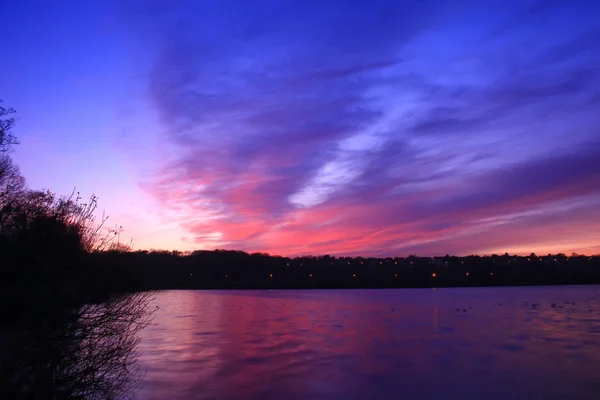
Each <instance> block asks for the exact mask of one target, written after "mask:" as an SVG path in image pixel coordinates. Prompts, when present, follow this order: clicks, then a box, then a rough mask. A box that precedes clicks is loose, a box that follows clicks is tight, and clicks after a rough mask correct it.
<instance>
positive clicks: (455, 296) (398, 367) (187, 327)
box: [138, 286, 600, 400]
mask: <svg viewBox="0 0 600 400" xmlns="http://www.w3.org/2000/svg"><path fill="white" fill-rule="evenodd" d="M156 302H157V304H158V305H159V306H160V307H161V308H160V310H159V311H158V312H157V314H156V318H155V321H154V323H155V324H154V325H153V326H151V327H149V328H147V329H146V330H145V331H144V332H143V333H142V339H143V341H142V344H141V346H140V351H141V352H142V353H143V354H142V357H141V362H142V367H143V368H145V369H147V375H146V382H145V385H144V387H143V388H142V390H141V391H140V392H139V393H138V398H140V399H165V398H169V399H217V398H218V399H252V398H257V399H279V398H285V399H286V400H289V399H304V398H311V399H312V398H342V399H364V398H373V399H382V398H399V397H407V398H414V397H420V398H439V397H448V396H450V397H453V398H473V399H475V398H477V399H478V398H486V399H502V398H507V397H517V398H563V397H568V398H600V397H595V396H597V395H600V378H598V374H597V366H598V365H600V288H598V287H592V286H589V287H576V288H574V287H570V288H569V287H560V288H478V289H435V290H432V289H415V290H338V291H330V290H323V291H316V290H315V291H166V292H161V293H159V294H158V295H157V296H156Z"/></svg>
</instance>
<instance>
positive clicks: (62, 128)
mask: <svg viewBox="0 0 600 400" xmlns="http://www.w3.org/2000/svg"><path fill="white" fill-rule="evenodd" d="M2 14H3V19H2V23H1V24H0V37H1V38H2V39H3V44H2V53H1V54H2V55H1V59H0V99H2V100H3V101H4V105H5V106H11V107H14V108H15V109H16V110H17V111H18V117H19V118H20V120H19V122H18V124H17V126H16V129H15V132H14V133H15V134H16V135H17V136H18V137H19V139H20V141H21V145H20V146H18V148H17V149H16V151H15V152H14V154H13V157H14V159H15V161H16V163H17V164H19V165H20V167H21V171H22V173H23V175H24V176H25V177H26V179H27V181H28V184H29V186H30V187H32V188H36V189H41V188H48V189H51V190H53V191H56V192H58V193H64V194H68V193H70V192H71V191H72V190H73V188H74V187H76V188H77V190H79V191H80V192H81V193H82V195H84V196H88V195H90V194H92V193H96V194H97V195H98V196H99V197H100V209H101V210H106V213H107V214H108V215H110V220H109V222H110V223H111V224H112V225H114V224H118V225H123V227H124V229H125V231H124V233H123V236H122V237H124V238H129V237H131V238H133V240H134V247H135V248H145V249H150V248H156V249H168V250H173V249H178V250H191V249H212V248H226V249H240V250H245V251H251V252H254V251H261V252H269V253H272V254H281V255H300V254H331V255H374V256H395V255H398V256H405V255H409V254H417V255H444V254H446V253H450V254H456V255H466V254H471V253H475V254H491V253H504V252H509V253H530V252H537V253H544V254H545V253H548V252H565V253H569V254H570V253H571V252H573V251H575V252H579V253H600V2H598V1H593V0H592V1H583V0H579V1H573V0H570V1H567V0H565V1H555V0H547V1H539V0H537V1H529V0H519V1H507V0H486V1H479V0H463V1H461V0H455V1H450V0H415V1H400V0H396V1H380V0H368V1H351V0H346V1H327V0H320V1H312V0H305V1H300V0H298V1H284V0H238V1H230V0H219V1H176V0H169V1H167V0H164V1H141V0H140V1H117V0H108V1H100V0H98V1H91V0H90V1H61V0H58V1H41V0H40V1H30V0H18V1H17V0H12V1H11V0H9V1H6V2H3V6H2Z"/></svg>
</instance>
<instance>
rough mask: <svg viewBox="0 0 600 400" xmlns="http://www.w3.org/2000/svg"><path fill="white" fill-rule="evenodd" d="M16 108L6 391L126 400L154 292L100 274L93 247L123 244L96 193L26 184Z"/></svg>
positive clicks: (8, 180)
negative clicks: (100, 210) (126, 287)
mask: <svg viewBox="0 0 600 400" xmlns="http://www.w3.org/2000/svg"><path fill="white" fill-rule="evenodd" d="M12 114H14V111H13V110H12V109H7V108H4V107H2V106H1V105H0V277H1V278H0V315H1V318H0V399H96V398H97V399H123V398H127V397H128V396H131V395H132V394H133V393H134V390H135V388H136V387H137V386H138V385H139V383H140V382H141V377H142V374H141V371H140V370H139V367H138V365H137V363H136V357H137V353H136V346H137V343H138V341H139V337H138V335H137V333H138V332H139V330H140V329H143V328H144V327H145V326H146V325H147V324H148V323H149V322H150V318H151V315H152V313H151V311H150V310H149V308H148V303H149V301H150V298H151V293H149V292H145V293H137V294H128V293H125V292H123V291H119V290H118V289H117V288H115V287H111V286H109V285H102V284H98V282H95V281H93V279H94V277H95V276H98V273H97V272H95V269H94V265H93V264H92V263H90V261H91V259H90V255H91V254H92V253H94V252H99V251H102V250H106V249H110V248H115V246H114V243H113V239H114V237H116V236H118V235H117V234H118V230H108V231H106V230H104V229H103V228H102V227H103V224H104V223H105V222H106V218H102V219H101V220H100V221H96V219H95V217H94V213H95V210H96V207H97V198H96V197H95V196H92V197H91V198H90V200H89V201H88V202H85V203H84V202H82V199H81V198H80V197H79V196H78V195H77V194H75V193H73V194H72V195H71V196H68V197H60V196H57V195H55V194H54V193H52V192H50V191H35V190H29V189H28V188H27V187H26V185H25V179H24V178H23V177H22V176H21V174H20V171H19V168H18V167H17V166H16V165H15V164H14V163H13V162H12V159H11V158H10V156H9V154H10V152H11V151H12V150H13V148H14V146H15V145H17V144H18V142H17V140H16V138H15V136H14V135H13V133H12V128H13V126H14V123H15V119H14V117H13V115H12ZM104 282H105V283H108V282H109V281H104Z"/></svg>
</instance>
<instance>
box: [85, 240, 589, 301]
mask: <svg viewBox="0 0 600 400" xmlns="http://www.w3.org/2000/svg"><path fill="white" fill-rule="evenodd" d="M90 258H91V260H92V261H91V264H92V265H94V266H95V267H94V268H95V271H96V273H97V274H98V276H97V277H96V278H95V280H97V281H98V282H102V281H103V280H104V281H105V282H103V283H102V285H110V286H115V287H119V289H120V290H138V291H143V290H159V289H318V288H323V289H325V288H416V287H453V286H467V287H468V286H520V285H575V284H600V257H597V256H595V257H589V256H580V255H572V256H566V255H564V254H556V255H546V256H541V257H538V256H536V255H535V254H531V255H530V256H527V257H519V256H511V255H508V254H505V255H500V256H498V255H492V256H486V257H479V256H468V257H452V256H449V255H446V256H445V257H433V258H432V257H417V256H410V257H406V258H400V257H397V258H363V257H354V258H351V257H337V258H336V257H331V256H328V255H325V256H319V257H298V258H287V257H279V256H270V255H268V254H264V253H255V254H248V253H245V252H242V251H227V250H215V251H194V252H190V253H182V252H178V251H173V252H169V251H151V252H148V251H137V252H120V251H107V252H100V253H94V254H90ZM106 281H112V282H106Z"/></svg>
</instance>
